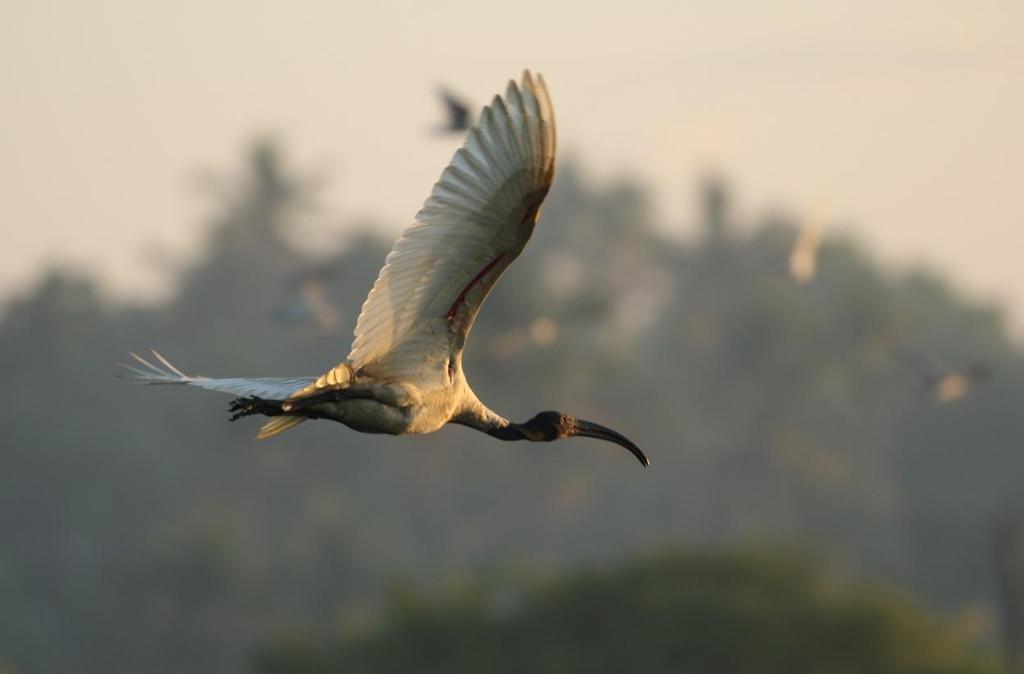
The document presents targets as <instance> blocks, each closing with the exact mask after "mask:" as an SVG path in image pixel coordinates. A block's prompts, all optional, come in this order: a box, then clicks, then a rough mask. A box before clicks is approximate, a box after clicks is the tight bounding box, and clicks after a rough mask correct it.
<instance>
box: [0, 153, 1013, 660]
mask: <svg viewBox="0 0 1024 674" xmlns="http://www.w3.org/2000/svg"><path fill="white" fill-rule="evenodd" d="M229 183H230V188H229V189H227V190H226V191H224V192H223V194H224V195H225V198H224V200H223V201H222V202H220V203H218V204H216V205H215V207H214V208H213V209H212V211H213V212H212V213H211V216H210V218H209V227H210V235H209V237H208V240H207V246H206V247H205V248H204V249H203V252H202V255H201V256H200V257H199V259H198V260H196V262H195V264H194V265H193V266H192V267H191V268H190V269H188V270H186V272H184V274H183V276H182V279H181V282H180V285H179V293H178V294H177V295H175V296H174V297H172V298H171V299H170V300H169V301H168V302H167V303H166V304H164V305H159V306H142V307H124V306H120V305H117V304H115V303H112V302H110V301H109V300H108V299H107V298H105V297H104V296H103V295H102V294H101V293H98V292H97V291H96V289H95V288H94V287H93V286H92V284H91V282H90V281H89V280H88V278H87V277H84V276H83V275H81V274H75V273H71V272H68V271H64V270H59V271H55V272H53V273H51V274H50V275H48V276H47V277H46V278H45V279H44V280H43V281H42V282H41V283H40V284H39V285H38V286H37V287H35V288H34V289H32V291H31V292H29V293H27V294H26V295H25V296H23V297H20V298H16V299H14V300H11V301H10V302H9V303H8V304H7V306H6V307H5V309H4V311H3V313H2V314H0V371H2V372H3V373H4V377H5V380H4V381H5V391H6V392H7V395H6V397H5V398H4V402H5V404H4V405H3V406H0V428H2V429H3V430H4V440H3V445H2V448H0V500H2V503H0V505H2V507H0V540H3V541H4V542H5V544H4V545H3V546H2V547H0V660H3V661H5V662H9V663H10V665H11V666H12V667H14V668H16V669H17V670H18V671H22V670H30V671H42V672H48V671H70V670H74V671H77V672H106V671H111V670H124V669H127V670H132V671H146V672H154V673H157V674H159V673H160V672H172V671H182V670H183V669H187V670H189V671H191V672H194V673H195V674H207V673H209V674H219V673H220V672H227V671H237V669H238V668H239V667H240V666H241V665H240V664H239V663H241V662H243V660H244V657H245V655H246V653H247V652H248V651H249V650H250V649H251V648H252V645H253V644H254V643H256V642H257V641H258V640H259V639H260V638H261V637H262V636H263V635H265V634H267V633H269V632H272V631H275V630H278V629H280V628H283V627H284V626H289V625H296V624H298V625H300V626H301V625H304V624H309V623H313V624H323V623H330V622H332V621H335V620H345V621H349V620H355V621H358V619H359V615H361V610H362V607H365V606H371V607H372V606H374V605H375V603H376V602H379V601H380V598H381V596H382V595H383V588H384V587H385V586H386V585H387V583H388V582H389V580H390V579H391V578H393V577H394V576H396V575H399V576H408V577H411V578H413V579H414V580H415V581H417V582H435V581H438V580H441V579H445V578H449V577H451V576H452V575H458V574H460V573H469V572H473V573H476V572H479V571H481V570H486V569H489V568H492V567H501V566H506V565H516V564H519V563H529V564H530V565H542V566H543V565H547V564H564V563H569V562H575V561H579V560H610V559H616V558H620V557H622V556H624V555H628V554H630V553H631V552H632V551H633V550H635V549H637V548H638V547H642V548H647V547H649V546H651V545H660V544H664V543H666V542H668V543H677V542H679V541H681V540H683V541H687V542H694V543H708V542H722V541H735V540H744V539H747V538H750V537H755V538H758V539H767V538H784V539H798V540H800V541H804V542H806V543H808V544H810V545H813V546H815V547H820V548H824V549H825V550H827V551H829V553H830V554H833V555H835V556H837V557H841V558H843V559H845V560H848V561H849V563H850V565H851V566H853V567H854V568H857V569H859V570H861V571H863V572H865V573H867V574H871V575H878V576H881V577H885V578H888V579H890V580H893V581H896V582H898V583H900V584H901V585H903V586H905V587H906V588H909V589H911V590H912V591H914V592H918V593H921V594H923V595H924V596H926V597H928V598H929V599H930V600H932V601H934V602H936V603H937V604H939V605H941V606H942V607H943V608H945V609H948V610H957V609H959V608H961V607H963V606H965V605H976V604H979V603H980V605H982V606H983V607H984V606H991V605H992V603H993V599H994V595H993V586H994V583H993V580H994V578H993V568H994V567H993V560H992V558H991V552H990V550H991V546H990V541H989V538H988V536H989V522H990V521H991V517H992V514H993V513H994V512H996V511H997V510H998V509H1000V508H1002V507H1003V506H1004V505H1005V504H1006V502H1007V501H1008V500H1009V499H1011V498H1012V497H1013V495H1015V494H1017V493H1018V492H1019V484H1018V483H1019V478H1018V476H1019V475H1020V474H1021V473H1022V472H1024V454H1022V453H1021V452H1020V439H1021V438H1022V437H1024V416H1022V415H1020V413H1019V410H1020V409H1021V407H1022V406H1024V358H1022V357H1021V353H1020V351H1019V349H1018V348H1017V347H1015V346H1014V345H1012V344H1011V343H1010V342H1009V341H1008V340H1007V338H1006V331H1005V328H1004V325H1003V320H1002V318H1001V315H1000V314H999V312H998V311H997V310H995V309H993V308H992V307H988V306H979V305H978V304H977V303H976V302H971V301H967V300H965V299H963V298H962V297H961V296H960V295H958V294H957V292H956V291H955V289H954V288H952V287H950V286H949V285H948V284H946V283H944V282H943V281H942V280H941V278H939V277H937V276H936V275H934V274H929V273H925V272H914V273H911V274H906V275H900V274H896V273H893V272H891V271H885V270H882V269H880V268H879V267H878V265H877V264H876V263H875V262H874V261H873V259H872V257H871V256H870V255H869V254H868V253H867V252H865V251H864V250H862V249H860V248H858V247H857V245H855V243H853V242H851V241H849V240H845V239H843V238H840V237H837V236H831V237H828V238H826V239H825V240H824V241H823V243H822V246H821V248H820V251H819V255H818V260H817V262H818V269H817V274H816V276H815V278H814V279H813V281H811V282H809V283H807V284H805V285H798V284H795V283H793V282H792V281H791V280H790V278H789V276H788V273H787V261H788V257H789V253H790V250H791V249H792V245H793V242H794V240H795V238H796V236H797V230H796V228H795V227H794V226H793V225H792V223H791V222H790V219H789V218H787V217H786V216H785V215H784V214H782V215H779V214H773V215H771V216H770V217H766V218H763V219H758V220H754V221H740V220H739V216H738V215H736V214H737V213H740V212H742V209H738V208H733V207H732V204H731V201H730V200H731V199H734V198H735V197H734V196H733V195H734V192H735V191H734V190H730V189H728V188H727V187H726V186H725V183H724V182H723V183H718V184H717V185H716V186H714V187H713V189H710V188H709V190H710V191H709V192H708V193H707V194H706V197H705V198H704V199H703V200H702V203H703V206H702V208H701V209H700V210H699V212H698V222H696V223H695V226H694V227H693V229H694V231H703V232H711V231H715V232H717V234H715V237H716V238H715V243H714V244H713V245H712V244H711V243H710V241H709V237H700V238H698V239H697V240H696V241H695V242H693V243H690V244H679V243H673V242H669V241H666V240H665V239H664V238H663V237H662V236H661V235H659V234H658V230H657V228H656V227H655V223H654V221H653V217H652V214H651V212H650V208H649V206H648V200H647V198H646V196H645V194H644V192H643V190H642V189H640V188H639V187H637V186H636V185H634V184H631V183H629V182H627V181H619V182H615V183H612V184H608V185H594V184H593V183H592V182H591V181H589V180H587V178H586V176H585V175H584V174H583V173H582V172H581V171H580V169H579V168H578V166H577V165H576V164H574V162H572V161H568V162H564V163H563V164H562V166H561V167H560V173H559V176H558V180H557V181H556V183H555V188H554V190H553V191H552V194H551V195H550V198H549V200H548V202H547V204H546V206H545V211H544V218H543V221H542V223H541V225H540V226H539V227H538V229H537V232H536V235H535V236H536V241H535V242H534V244H532V245H531V246H530V247H529V248H527V250H526V252H525V253H524V255H523V256H522V257H521V258H520V259H519V260H518V261H517V262H516V264H515V265H513V266H512V267H511V268H510V269H509V271H508V275H507V278H506V279H505V280H504V281H503V282H502V283H500V284H499V285H498V286H497V288H496V289H495V292H494V293H493V295H492V297H491V298H490V299H489V300H488V307H487V309H486V310H485V311H484V312H482V314H481V316H480V320H479V322H478V324H477V326H476V327H475V329H474V334H473V338H472V343H471V344H470V348H469V350H468V351H467V354H466V368H467V370H468V371H469V372H470V373H471V376H472V380H473V382H474V385H475V386H476V387H477V392H478V393H479V394H480V395H481V397H482V398H483V399H485V400H487V401H488V402H489V403H491V404H492V405H493V406H494V407H495V408H496V409H498V410H499V411H501V412H502V413H504V414H506V415H507V416H510V417H514V418H517V419H525V418H527V417H529V416H530V415H532V414H534V413H535V412H537V411H538V410H539V409H545V408H556V407H564V408H565V409H566V411H568V412H570V413H574V414H578V415H579V416H581V417H584V418H587V417H590V418H598V419H602V420H606V421H607V423H608V424H609V425H611V426H613V427H617V428H622V429H623V430H624V431H627V432H628V433H629V434H630V435H631V437H632V436H634V435H635V436H636V438H635V439H636V440H637V441H638V442H639V443H640V444H641V446H643V447H644V449H645V450H647V451H648V453H649V454H650V455H651V456H652V459H653V461H654V464H653V467H652V469H651V470H649V471H645V472H640V471H637V470H636V469H635V467H633V466H630V465H629V464H628V463H626V462H625V461H624V460H623V457H621V456H620V454H619V452H616V451H614V448H605V447H602V446H601V445H600V444H599V443H588V442H585V441H578V442H572V443H565V445H563V446H554V447H550V446H539V445H538V446H529V447H522V446H508V445H504V444H501V443H495V442H493V441H491V440H490V439H488V438H486V437H483V436H480V435H479V434H474V433H471V432H469V431H466V430H465V429H458V428H450V429H445V430H443V431H441V432H440V433H437V434H433V435H431V436H427V437H422V438H415V439H403V438H397V439H396V438H387V437H371V436H366V435H360V434H356V433H350V432H347V431H346V430H345V429H343V428H341V427H339V426H337V425H334V424H326V423H322V424H312V423H311V424H305V425H304V426H303V427H302V429H300V430H297V431H296V432H294V433H290V434H288V435H286V436H282V437H280V438H275V439H274V440H272V441H270V442H268V443H256V442H254V441H253V440H252V435H253V434H254V433H255V425H252V424H249V425H243V424H227V423H225V416H226V415H225V413H224V403H226V400H224V399H223V398H218V397H217V396H215V395H212V394H210V395H203V394H198V393H197V394H192V395H188V394H183V392H182V391H179V390H173V389H167V388H158V387H153V388H148V389H146V390H144V391H142V390H139V389H136V388H132V387H131V386H130V385H128V384H126V383H125V382H121V381H117V380H115V379H113V378H112V377H111V376H110V374H111V373H112V372H113V371H114V370H115V368H114V366H113V363H114V362H116V361H118V360H121V359H123V358H124V356H125V354H126V352H127V351H128V350H130V349H131V350H138V349H144V348H146V347H148V346H154V347H156V348H158V349H160V350H161V351H162V352H164V353H165V354H166V355H168V356H169V357H171V358H172V359H173V360H174V361H175V362H176V363H177V364H178V365H180V366H181V367H183V368H185V369H186V370H187V371H189V372H202V373H204V374H209V375H224V374H232V373H237V374H241V375H279V374H317V373H318V372H321V371H322V370H323V369H324V368H325V367H327V366H328V365H330V364H333V363H336V362H338V361H339V360H340V359H341V358H343V357H344V355H345V353H346V352H347V350H348V346H349V342H350V335H351V331H352V328H353V326H354V323H355V320H356V317H357V315H358V312H359V307H360V306H361V303H362V301H363V299H364V298H365V296H366V293H367V291H368V290H369V288H370V286H371V285H372V283H373V280H374V278H375V277H376V274H377V271H378V269H379V268H380V266H381V264H382V263H383V260H384V256H385V255H386V253H387V250H388V246H389V244H390V241H389V240H388V239H389V238H390V235H391V234H393V232H394V231H395V229H396V228H394V227H388V228H387V229H386V231H387V234H388V237H384V238H382V236H380V235H379V234H378V233H376V230H375V228H374V227H372V226H370V225H368V224H358V226H356V225H353V226H352V227H350V231H354V232H355V233H353V234H352V235H350V236H349V237H348V238H347V239H345V240H344V241H339V242H338V246H337V248H336V249H334V250H325V251H320V254H319V255H318V256H317V258H316V260H315V261H314V260H311V259H310V257H309V255H308V254H307V253H304V252H302V251H300V250H296V249H295V248H294V247H293V246H291V245H289V243H288V233H289V232H293V231H295V229H296V227H297V226H298V223H299V222H300V221H301V219H302V218H303V217H304V214H305V213H307V212H308V209H309V208H310V207H311V206H310V204H315V203H316V192H315V189H314V185H313V184H311V183H310V181H309V180H304V179H302V178H301V177H298V176H297V172H296V170H295V169H294V168H293V167H291V166H290V165H289V163H288V162H287V161H286V160H285V154H284V152H283V151H282V149H281V148H280V147H279V146H278V145H275V144H274V143H271V142H269V141H260V142H258V143H256V144H255V145H254V146H253V148H252V149H251V150H250V151H249V153H248V154H247V155H246V156H245V158H244V163H243V165H242V167H241V169H240V171H239V172H238V175H237V176H235V177H234V178H232V179H231V180H230V181H229ZM716 223H717V224H716ZM719 225H722V226H721V227H719ZM312 268H329V269H331V270H332V271H331V273H330V274H325V275H324V276H323V280H322V281H321V283H322V288H321V289H320V292H322V295H323V299H324V300H325V301H327V302H329V303H330V304H331V305H332V306H334V307H336V308H337V310H338V317H339V318H338V321H339V322H338V326H337V328H336V329H335V330H332V331H325V330H319V331H305V330H299V329H296V328H295V326H293V325H291V324H289V323H287V322H284V321H280V320H277V318H276V315H277V313H276V312H277V311H278V309H279V307H280V305H281V303H282V301H283V300H284V299H285V294H286V293H287V292H289V291H290V288H291V286H292V285H293V284H291V283H290V282H289V281H290V280H291V279H295V278H297V277H301V275H302V274H303V273H306V272H308V271H309V270H310V269H312ZM907 344H912V345H914V346H915V347H917V348H920V349H922V350H925V351H927V352H929V353H934V354H937V355H938V356H940V357H941V358H942V359H943V360H944V361H946V362H949V363H953V364H958V365H959V364H965V363H970V362H974V361H982V362H985V363H986V364H987V365H988V366H989V367H990V369H991V371H992V372H993V377H992V380H991V381H990V382H987V383H985V384H983V385H980V386H978V387H977V388H976V390H972V392H971V394H970V395H968V396H966V397H964V398H963V399H962V400H959V401H957V402H956V403H954V404H951V405H944V406H942V407H939V406H937V405H935V404H934V402H933V400H932V397H931V395H930V394H929V393H928V392H926V391H923V390H922V387H921V385H920V382H919V381H918V379H917V377H915V376H914V375H913V373H910V372H908V371H907V368H906V367H905V366H904V365H903V364H902V363H901V362H900V361H899V358H898V357H897V356H896V354H898V353H899V351H900V349H901V348H903V347H905V346H906V345H907ZM510 345H511V346H510ZM177 651H181V652H180V653H177V655H176V656H174V657H172V656H171V653H175V652H177Z"/></svg>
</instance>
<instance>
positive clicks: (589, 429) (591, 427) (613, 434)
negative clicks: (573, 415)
mask: <svg viewBox="0 0 1024 674" xmlns="http://www.w3.org/2000/svg"><path fill="white" fill-rule="evenodd" d="M573 435H581V436H583V437H585V438H597V439H598V440H605V441H607V442H614V443H615V444H616V445H621V446H623V447H625V448H626V449H628V450H629V451H630V452H631V453H632V454H633V456H635V457H636V458H637V461H639V462H640V463H642V464H643V465H644V467H645V468H646V467H647V466H649V465H651V462H650V460H649V459H648V458H647V455H646V454H644V453H643V450H641V449H640V448H639V447H637V446H636V444H635V443H634V442H633V441H632V440H630V439H629V438H627V437H626V436H625V435H623V434H622V433H619V432H617V431H613V430H612V429H610V428H608V427H607V426H602V425H601V424H595V423H594V422H593V421H584V420H583V419H577V420H576V424H575V432H574V433H573Z"/></svg>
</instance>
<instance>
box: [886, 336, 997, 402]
mask: <svg viewBox="0 0 1024 674" xmlns="http://www.w3.org/2000/svg"><path fill="white" fill-rule="evenodd" d="M900 356H901V359H902V360H903V362H904V363H906V365H907V367H909V368H910V369H911V370H913V371H914V372H915V373H916V374H917V375H918V376H919V377H920V378H921V380H922V382H924V385H925V386H926V387H927V388H928V390H929V391H930V392H931V394H932V397H933V398H934V399H935V402H937V403H951V402H955V401H957V400H960V399H961V398H963V397H964V396H966V395H967V394H968V393H970V391H971V389H972V388H974V387H975V386H976V385H978V384H981V383H983V382H985V381H987V380H988V378H989V377H990V375H991V373H990V372H989V369H988V367H986V366H985V365H984V364H982V363H973V364H972V365H970V366H969V367H967V368H966V369H964V370H960V371H957V370H952V369H950V368H948V367H946V366H945V365H943V364H942V363H940V362H939V361H938V360H937V359H936V358H934V357H931V356H929V355H927V354H924V353H922V352H920V351H915V350H912V349H909V348H905V349H903V350H902V351H901V352H900Z"/></svg>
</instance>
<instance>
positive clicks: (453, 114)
mask: <svg viewBox="0 0 1024 674" xmlns="http://www.w3.org/2000/svg"><path fill="white" fill-rule="evenodd" d="M437 95H438V96H440V97H441V102H442V103H444V108H445V113H446V114H447V120H446V121H445V123H444V124H443V125H441V127H440V131H442V132H444V133H462V132H463V131H467V130H469V126H470V121H471V120H470V118H469V106H467V105H466V103H465V101H463V100H462V99H461V98H459V97H458V96H456V95H455V94H454V93H452V91H451V90H450V89H448V88H446V87H438V89H437Z"/></svg>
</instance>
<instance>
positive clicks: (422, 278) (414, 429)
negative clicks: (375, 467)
mask: <svg viewBox="0 0 1024 674" xmlns="http://www.w3.org/2000/svg"><path fill="white" fill-rule="evenodd" d="M479 119H480V121H479V124H478V125H477V126H476V127H474V128H473V129H471V130H470V131H469V135H468V138H467V140H466V142H465V144H464V145H463V147H462V148H460V149H459V150H458V151H457V152H456V153H455V156H454V157H453V158H452V161H451V163H450V164H449V165H448V167H447V168H446V169H445V170H444V172H443V173H442V174H441V178H440V180H438V182H437V183H436V184H435V185H434V188H433V190H431V193H430V196H429V197H428V198H427V200H426V202H425V203H424V204H423V208H422V209H421V210H420V212H419V213H417V214H416V219H415V222H414V223H413V224H412V225H410V226H409V227H408V228H407V229H406V230H405V232H403V234H402V236H401V238H399V239H398V241H397V242H396V243H395V245H394V247H393V248H392V249H391V252H390V253H389V254H388V256H387V259H386V260H385V263H384V267H383V268H382V269H381V271H380V275H379V276H378V277H377V281H376V283H374V285H373V289H372V290H370V294H369V295H368V296H367V298H366V301H365V302H364V303H363V308H362V312H361V313H360V314H359V319H358V321H357V322H356V329H355V340H354V341H353V342H352V348H351V350H350V352H349V354H348V357H347V358H346V359H345V360H344V361H343V362H342V363H340V364H339V365H337V366H336V367H334V368H331V369H330V370H328V371H327V372H326V373H325V374H323V375H321V376H320V377H297V378H286V379H273V378H258V379H244V378H230V379H214V378H208V377H198V376H197V377H190V376H188V375H185V374H184V373H182V372H181V371H180V370H178V369H177V368H175V367H174V366H173V365H171V364H170V362H168V361H167V360H166V359H165V358H164V357H163V356H161V355H160V354H158V353H156V352H154V356H155V358H156V359H157V360H158V361H159V364H153V363H151V362H150V361H148V360H146V359H144V358H142V357H140V356H137V355H135V354H132V356H133V358H134V359H135V361H136V362H135V364H134V365H131V366H128V365H126V366H125V367H128V369H129V370H131V372H132V373H133V374H134V376H135V377H136V378H137V379H139V380H141V381H143V382H144V383H150V384H183V385H189V386H196V387H199V388H205V389H210V390H214V391H222V392H224V393H232V394H235V395H238V396H242V397H240V398H238V399H236V400H235V401H234V402H232V404H231V408H230V409H231V411H232V412H233V413H234V414H233V416H232V417H231V418H232V420H234V419H238V418H240V417H245V416H250V415H253V414H263V415H266V416H269V417H272V418H271V420H270V421H269V422H267V423H266V424H265V425H264V426H263V428H262V429H261V430H260V434H259V435H258V437H260V438H265V437H270V436H273V435H276V434H278V433H281V432H283V431H286V430H288V429H290V428H293V427H295V426H297V425H298V424H300V423H301V422H302V421H304V420H306V419H331V420H334V421H339V422H341V423H343V424H345V425H346V426H349V427H350V428H353V429H355V430H357V431H363V432H367V433H389V434H393V435H401V434H406V433H429V432H432V431H435V430H437V429H438V428H440V427H441V426H443V425H444V424H446V423H456V424H461V425H464V426H469V427H471V428H475V429H477V430H480V431H483V432H485V433H487V434H489V435H491V436H494V437H496V438H500V439H502V440H532V441H550V440H556V439H559V438H565V437H572V436H576V435H579V436H584V437H593V438H599V439H602V440H607V441H610V442H614V443H616V444H619V445H622V446H623V447H625V448H626V449H628V450H629V451H630V452H632V453H633V455H634V456H636V457H637V459H639V460H640V462H641V463H643V464H644V465H645V466H646V465H648V463H649V462H648V460H647V457H646V456H645V455H644V454H643V452H642V451H641V450H640V448H639V447H637V446H636V445H635V444H634V443H633V442H632V441H630V440H629V439H627V438H626V437H625V436H623V435H621V434H619V433H617V432H616V431H613V430H611V429H610V428H607V427H605V426H601V425H600V424H596V423H593V422H590V421H584V420H582V419H577V418H575V417H571V416H569V415H566V414H562V413H560V412H541V413H539V414H537V415H536V416H534V417H533V418H532V419H530V420H529V421H526V422H524V423H521V424H517V423H514V422H510V421H508V420H507V419H505V418H504V417H502V416H500V415H498V414H496V413H495V412H493V411H491V410H490V409H488V408H487V407H486V406H485V405H484V404H483V403H481V402H480V400H479V399H478V398H477V397H476V395H475V394H474V393H473V391H472V389H471V388H470V387H469V384H468V382H467V381H466V377H465V374H464V373H463V370H462V350H463V348H464V347H465V345H466V340H467V338H468V336H469V332H470V330H471V329H472V327H473V322H474V320H475V319H476V316H477V314H478V313H479V311H480V307H481V305H482V304H483V302H484V300H485V299H486V297H487V295H488V293H489V292H490V291H491V288H493V287H494V284H495V283H497V281H498V278H499V277H500V276H501V274H502V272H504V271H505V269H506V268H507V267H508V266H509V265H510V264H511V263H512V261H513V260H515V259H516V257H518V256H519V254H520V253H521V252H522V250H523V247H524V246H525V245H526V242H527V241H529V239H530V236H531V235H532V234H533V229H534V227H535V226H536V224H537V222H538V220H539V219H540V211H541V204H542V203H543V202H544V197H545V196H547V193H548V190H549V189H550V187H551V182H552V180H553V178H554V173H555V117H554V110H553V108H552V106H551V100H550V98H549V96H548V91H547V87H546V86H545V84H544V80H543V78H541V77H540V76H539V75H538V76H537V77H536V78H535V77H533V76H532V75H531V74H530V73H529V72H528V71H527V72H525V73H524V74H523V79H522V82H521V84H519V85H517V84H516V83H515V82H509V84H508V87H507V88H506V90H505V95H504V97H502V96H495V98H494V100H493V102H492V103H491V105H489V106H487V107H485V108H484V109H483V112H481V114H480V118H479Z"/></svg>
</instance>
